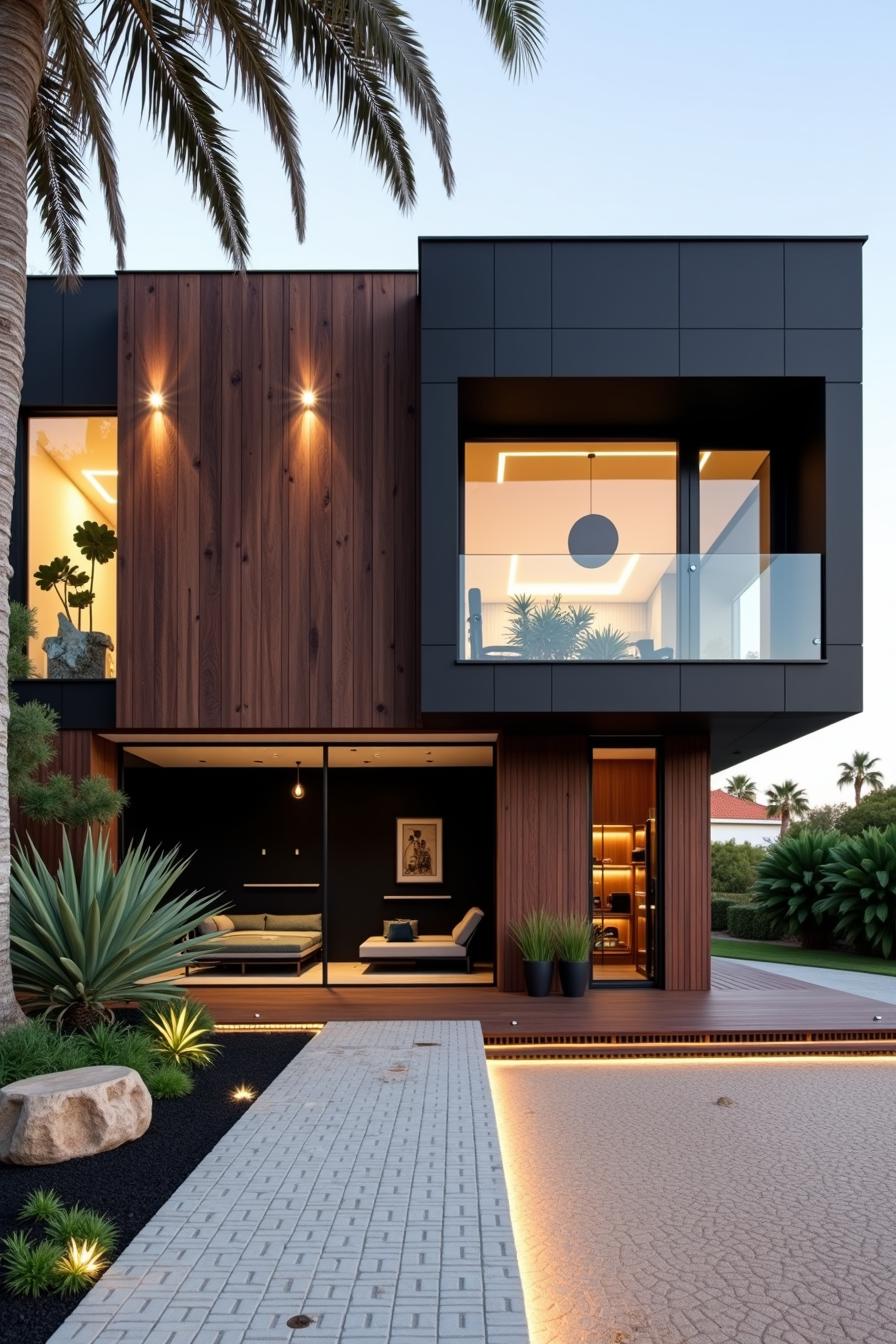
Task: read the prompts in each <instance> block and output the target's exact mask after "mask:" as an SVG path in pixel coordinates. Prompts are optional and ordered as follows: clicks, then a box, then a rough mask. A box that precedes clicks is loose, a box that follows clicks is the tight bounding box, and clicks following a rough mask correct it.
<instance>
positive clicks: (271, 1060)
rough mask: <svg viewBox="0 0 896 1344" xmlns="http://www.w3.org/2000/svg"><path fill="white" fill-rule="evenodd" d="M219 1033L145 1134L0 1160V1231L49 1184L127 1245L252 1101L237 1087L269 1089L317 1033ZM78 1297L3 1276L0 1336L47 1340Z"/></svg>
mask: <svg viewBox="0 0 896 1344" xmlns="http://www.w3.org/2000/svg"><path fill="white" fill-rule="evenodd" d="M217 1039H218V1042H219V1043H220V1045H221V1047H222V1049H221V1053H220V1055H219V1056H218V1057H217V1060H216V1062H215V1063H214V1064H213V1065H211V1066H210V1067H209V1068H207V1069H202V1070H199V1071H197V1073H196V1074H195V1088H194V1090H193V1092H192V1093H191V1094H190V1096H188V1097H180V1098H178V1099H177V1100H171V1101H154V1102H153V1107H152V1124H151V1125H150V1127H149V1129H148V1130H147V1131H146V1133H145V1134H144V1135H143V1137H142V1138H141V1139H137V1140H136V1141H135V1142H134V1143H126V1144H124V1145H123V1146H122V1147H121V1148H115V1149H113V1150H112V1152H109V1153H98V1154H97V1156H96V1157H83V1158H77V1159H75V1160H73V1161H71V1162H58V1163H55V1164H54V1165H53V1166H48V1167H14V1166H6V1165H3V1164H0V1237H2V1236H5V1235H6V1234H7V1233H8V1232H12V1231H14V1230H15V1229H16V1228H21V1227H22V1226H23V1224H22V1223H20V1222H19V1221H18V1213H19V1210H20V1209H21V1207H22V1205H23V1204H24V1202H25V1200H26V1199H27V1197H28V1195H29V1194H30V1193H31V1191H32V1190H34V1189H36V1188H37V1187H38V1186H43V1187H44V1188H45V1189H46V1188H51V1189H53V1190H55V1191H56V1193H57V1194H58V1195H59V1197H60V1198H61V1199H62V1200H63V1202H64V1203H66V1204H74V1203H75V1202H79V1203H81V1204H85V1205H87V1206H88V1207H89V1208H92V1209H97V1210H98V1211H99V1212H100V1213H104V1214H106V1215H107V1216H108V1217H109V1218H111V1219H112V1220H113V1221H114V1223H115V1225H116V1227H117V1228H118V1233H119V1241H118V1249H119V1250H122V1249H123V1248H124V1247H125V1246H126V1245H127V1244H128V1242H129V1241H131V1240H132V1238H133V1237H135V1236H136V1234H137V1233H138V1232H139V1231H140V1229H141V1228H142V1227H143V1226H144V1225H145V1224H146V1223H148V1222H149V1220H150V1218H151V1217H152V1216H153V1214H154V1213H155V1212H156V1210H157V1209H159V1208H161V1206H162V1205H163V1204H164V1203H165V1201H166V1200H167V1199H168V1198H169V1197H170V1196H171V1195H172V1194H173V1193H174V1191H175V1190H176V1189H177V1187H178V1186H179V1185H180V1184H181V1182H182V1181H184V1180H186V1178H187V1177H188V1176H189V1174H190V1172H191V1171H192V1170H193V1169H194V1167H196V1166H198V1164H199V1163H200V1162H201V1161H202V1159H203V1157H205V1155H206V1153H207V1152H209V1151H210V1150H211V1149H212V1148H214V1146H215V1144H216V1143H217V1142H218V1140H219V1139H220V1138H221V1137H222V1135H224V1134H226V1133H227V1130H228V1129H230V1127H231V1125H233V1124H235V1122H236V1121H237V1120H238V1119H239V1117H240V1115H241V1114H242V1112H243V1111H244V1110H245V1109H246V1108H245V1106H244V1105H239V1104H237V1103H234V1102H232V1101H231V1100H230V1099H229V1094H230V1092H231V1091H232V1089H233V1088H234V1087H235V1086H236V1085H237V1084H239V1083H250V1084H251V1085H252V1086H253V1087H255V1088H257V1090H258V1091H259V1092H261V1091H263V1089H264V1088H266V1087H267V1086H268V1084H269V1083H271V1082H273V1080H274V1079H275V1078H276V1077H277V1074H278V1073H280V1072H282V1070H283V1069H285V1068H286V1065H287V1064H288V1063H289V1061H290V1060H291V1059H293V1058H294V1057H295V1055H297V1054H298V1052H299V1051H300V1050H301V1049H302V1047H303V1046H304V1045H306V1044H307V1043H308V1041H309V1040H310V1039H311V1037H310V1036H308V1035H307V1034H303V1033H300V1032H295V1033H292V1032H274V1033H271V1034H270V1035H265V1034H263V1033H260V1032H254V1031H253V1032H245V1033H244V1032H240V1033H233V1034H231V1033H226V1034H224V1035H222V1036H219V1037H218V1038H217ZM79 1301H80V1298H78V1297H59V1296H58V1295H57V1294H55V1293H51V1294H48V1295H47V1296H45V1297H39V1298H24V1297H14V1296H12V1294H10V1293H9V1292H8V1291H7V1289H6V1288H5V1287H4V1286H3V1283H2V1279H0V1339H3V1340H15V1341H16V1344H44V1341H45V1340H47V1339H49V1337H50V1336H51V1335H52V1333H53V1331H54V1330H56V1329H57V1327H58V1326H59V1325H61V1324H62V1322H63V1321H64V1320H65V1318H66V1316H68V1314H69V1312H71V1311H72V1310H73V1309H74V1308H75V1306H76V1305H77V1303H78V1302H79Z"/></svg>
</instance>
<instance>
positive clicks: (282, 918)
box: [187, 915, 322, 975]
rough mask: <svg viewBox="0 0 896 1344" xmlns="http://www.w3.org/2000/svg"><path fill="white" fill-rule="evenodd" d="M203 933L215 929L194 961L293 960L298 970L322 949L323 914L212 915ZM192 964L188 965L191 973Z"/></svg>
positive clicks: (206, 922)
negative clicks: (213, 936)
mask: <svg viewBox="0 0 896 1344" xmlns="http://www.w3.org/2000/svg"><path fill="white" fill-rule="evenodd" d="M199 932H200V933H216V934H217V935H218V937H217V938H215V939H213V940H212V941H211V942H208V943H206V945H205V947H204V948H203V949H202V953H201V955H200V956H199V957H197V959H196V962H195V963H194V964H198V963H199V962H203V961H238V962H239V963H240V965H241V967H242V969H243V972H245V970H246V962H247V961H294V962H295V963H296V974H297V975H298V973H299V972H300V971H301V969H302V965H303V963H304V962H306V961H310V960H311V959H312V958H313V957H316V956H317V955H318V954H319V952H320V950H321V942H322V939H321V916H320V915H212V916H211V917H210V918H209V919H204V920H203V921H202V923H201V924H200V925H199ZM189 973H190V968H189V966H188V967H187V974H188V975H189Z"/></svg>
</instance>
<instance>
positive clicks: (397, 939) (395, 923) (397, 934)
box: [386, 919, 414, 943]
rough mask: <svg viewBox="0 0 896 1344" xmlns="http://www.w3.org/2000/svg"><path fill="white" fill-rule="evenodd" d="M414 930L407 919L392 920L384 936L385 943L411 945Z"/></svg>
mask: <svg viewBox="0 0 896 1344" xmlns="http://www.w3.org/2000/svg"><path fill="white" fill-rule="evenodd" d="M413 941H414V930H413V929H412V928H411V924H410V921H409V920H407V919H393V920H392V923H391V924H390V925H389V932H388V933H387V934H386V942H387V943H412V942H413Z"/></svg>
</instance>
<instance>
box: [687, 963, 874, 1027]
mask: <svg viewBox="0 0 896 1344" xmlns="http://www.w3.org/2000/svg"><path fill="white" fill-rule="evenodd" d="M719 960H722V958H717V959H716V961H715V962H714V963H713V965H716V964H717V962H718V961H719ZM731 964H732V965H735V966H750V967H752V968H754V969H755V970H757V971H768V972H769V973H770V974H771V975H777V976H782V975H786V976H789V977H790V978H791V979H793V980H801V981H803V983H804V984H807V985H821V986H822V988H824V989H839V990H842V991H844V992H845V993H847V994H858V995H860V996H862V997H864V998H866V999H877V1000H879V1001H880V1002H882V1003H896V975H876V974H875V973H874V972H873V971H838V970H834V969H832V968H829V967H827V966H791V965H789V964H786V963H784V962H776V961H747V960H746V959H744V960H740V959H739V958H738V959H734V958H732V959H731ZM886 1021H887V1023H888V1024H889V1023H890V1022H892V1014H891V1015H888V1016H887V1018H886Z"/></svg>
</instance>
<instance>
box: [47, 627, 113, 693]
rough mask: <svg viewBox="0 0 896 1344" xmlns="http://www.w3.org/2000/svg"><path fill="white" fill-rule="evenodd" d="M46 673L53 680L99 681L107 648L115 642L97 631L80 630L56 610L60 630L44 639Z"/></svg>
mask: <svg viewBox="0 0 896 1344" xmlns="http://www.w3.org/2000/svg"><path fill="white" fill-rule="evenodd" d="M42 647H43V651H44V653H45V654H46V655H47V676H48V677H51V678H52V679H53V680H56V681H101V680H103V678H104V677H105V675H106V650H107V649H112V648H114V647H115V645H114V644H113V643H112V640H111V639H110V638H109V636H108V635H104V634H103V633H102V632H101V631H99V630H79V629H78V627H77V626H76V625H73V624H72V622H71V621H70V620H69V619H68V617H67V616H65V615H63V613H62V612H61V611H60V613H59V632H58V634H55V635H48V636H47V638H46V639H45V640H44V642H43V646H42Z"/></svg>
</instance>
